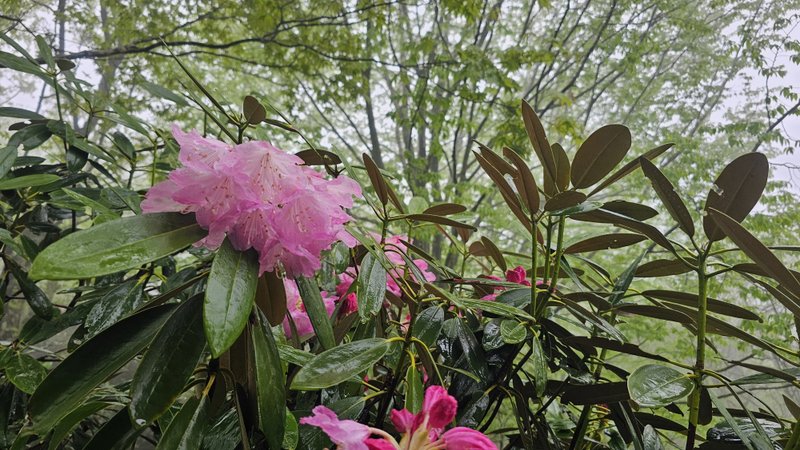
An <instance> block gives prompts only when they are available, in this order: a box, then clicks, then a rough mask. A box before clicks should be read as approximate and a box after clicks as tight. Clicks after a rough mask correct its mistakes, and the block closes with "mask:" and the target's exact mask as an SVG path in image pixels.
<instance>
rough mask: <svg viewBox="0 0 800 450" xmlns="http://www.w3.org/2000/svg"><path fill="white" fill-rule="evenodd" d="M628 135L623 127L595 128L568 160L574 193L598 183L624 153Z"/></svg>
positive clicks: (628, 146)
mask: <svg viewBox="0 0 800 450" xmlns="http://www.w3.org/2000/svg"><path fill="white" fill-rule="evenodd" d="M630 148H631V132H630V130H628V127H626V126H624V125H618V124H613V125H606V126H604V127H601V128H599V129H598V130H596V131H595V132H594V133H592V134H591V135H589V137H588V138H586V140H585V141H584V142H583V144H581V146H580V148H578V152H577V153H575V158H574V159H573V160H572V171H571V173H570V179H571V180H572V185H573V186H575V187H576V188H578V189H583V188H587V187H589V186H592V185H593V184H595V183H597V182H598V181H600V180H602V179H603V177H605V176H606V175H608V174H609V172H611V171H612V170H614V167H616V166H617V164H619V162H620V161H622V159H623V158H624V157H625V155H626V154H627V153H628V150H630Z"/></svg>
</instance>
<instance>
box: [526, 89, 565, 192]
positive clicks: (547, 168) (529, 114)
mask: <svg viewBox="0 0 800 450" xmlns="http://www.w3.org/2000/svg"><path fill="white" fill-rule="evenodd" d="M522 121H523V122H524V123H525V130H526V131H527V132H528V137H529V138H530V140H531V144H532V145H533V151H534V152H536V156H537V157H538V158H539V162H541V163H542V167H543V168H544V173H545V177H549V178H550V180H551V182H555V180H557V179H558V172H557V170H556V160H555V157H554V156H553V150H552V149H551V148H550V142H549V141H548V140H547V135H546V134H545V132H544V127H543V126H542V122H541V121H540V120H539V116H537V115H536V112H534V110H533V108H531V105H529V104H528V102H526V101H525V100H523V101H522ZM545 190H547V187H545Z"/></svg>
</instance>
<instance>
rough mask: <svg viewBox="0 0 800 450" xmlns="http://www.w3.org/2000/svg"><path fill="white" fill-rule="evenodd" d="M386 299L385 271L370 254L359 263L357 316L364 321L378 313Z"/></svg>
mask: <svg viewBox="0 0 800 450" xmlns="http://www.w3.org/2000/svg"><path fill="white" fill-rule="evenodd" d="M385 298H386V269H384V268H383V266H382V265H381V264H380V261H378V259H377V258H376V257H375V256H374V255H373V254H372V253H367V255H366V256H364V259H363V260H362V261H361V270H360V271H359V273H358V315H359V317H361V320H362V321H363V320H366V319H368V318H370V317H373V316H375V314H377V313H378V311H380V309H381V308H382V307H383V300H384V299H385Z"/></svg>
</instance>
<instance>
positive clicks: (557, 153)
mask: <svg viewBox="0 0 800 450" xmlns="http://www.w3.org/2000/svg"><path fill="white" fill-rule="evenodd" d="M550 148H551V149H552V150H553V158H555V160H556V180H555V185H556V188H557V189H558V191H559V192H563V191H566V190H567V189H568V188H569V175H570V171H571V168H570V164H569V157H568V156H567V152H566V151H564V147H562V146H561V144H559V143H557V142H556V143H555V144H553V145H552V146H550Z"/></svg>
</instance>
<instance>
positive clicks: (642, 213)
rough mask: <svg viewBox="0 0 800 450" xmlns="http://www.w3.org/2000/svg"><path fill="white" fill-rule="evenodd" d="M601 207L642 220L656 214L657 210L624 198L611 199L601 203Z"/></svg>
mask: <svg viewBox="0 0 800 450" xmlns="http://www.w3.org/2000/svg"><path fill="white" fill-rule="evenodd" d="M603 209H606V210H608V211H611V212H615V213H617V214H622V215H623V216H628V217H630V218H632V219H636V220H642V221H644V220H647V219H651V218H653V217H655V216H657V215H658V211H656V210H655V209H653V208H651V207H649V206H647V205H642V204H641V203H633V202H629V201H626V200H611V201H610V202H606V203H603Z"/></svg>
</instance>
